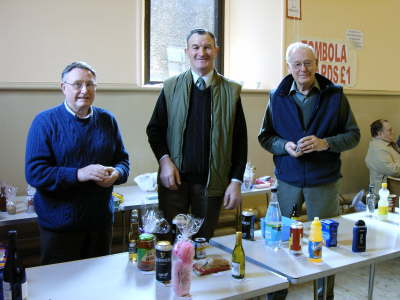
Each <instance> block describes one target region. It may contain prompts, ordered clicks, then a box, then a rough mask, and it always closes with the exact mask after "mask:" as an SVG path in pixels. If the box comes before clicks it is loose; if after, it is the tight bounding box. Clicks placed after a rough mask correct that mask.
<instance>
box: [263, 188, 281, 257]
mask: <svg viewBox="0 0 400 300" xmlns="http://www.w3.org/2000/svg"><path fill="white" fill-rule="evenodd" d="M281 235H282V214H281V209H280V207H279V202H278V194H277V190H276V188H274V189H272V190H271V201H270V203H269V205H268V210H267V214H266V215H265V244H266V245H267V246H269V247H271V248H273V249H274V250H277V249H279V248H280V247H281V240H282V237H281Z"/></svg>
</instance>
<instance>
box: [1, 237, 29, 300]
mask: <svg viewBox="0 0 400 300" xmlns="http://www.w3.org/2000/svg"><path fill="white" fill-rule="evenodd" d="M16 237H17V232H16V231H15V230H10V231H9V232H8V248H7V261H6V265H5V267H4V273H3V297H4V300H26V299H28V288H27V282H26V273H25V268H24V267H23V266H22V265H21V263H20V261H19V259H18V255H17V247H16Z"/></svg>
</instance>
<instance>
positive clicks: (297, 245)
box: [289, 222, 303, 254]
mask: <svg viewBox="0 0 400 300" xmlns="http://www.w3.org/2000/svg"><path fill="white" fill-rule="evenodd" d="M302 238H303V223H301V222H293V223H292V224H291V225H290V238H289V250H290V252H291V253H293V254H299V253H301V239H302Z"/></svg>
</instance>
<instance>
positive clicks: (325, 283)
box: [322, 277, 328, 300]
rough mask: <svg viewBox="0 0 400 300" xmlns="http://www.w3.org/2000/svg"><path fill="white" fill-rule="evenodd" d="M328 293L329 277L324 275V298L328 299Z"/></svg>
mask: <svg viewBox="0 0 400 300" xmlns="http://www.w3.org/2000/svg"><path fill="white" fill-rule="evenodd" d="M327 295H328V277H324V291H323V296H322V299H324V300H326V298H327Z"/></svg>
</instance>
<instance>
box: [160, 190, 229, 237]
mask: <svg viewBox="0 0 400 300" xmlns="http://www.w3.org/2000/svg"><path fill="white" fill-rule="evenodd" d="M158 201H159V204H158V205H159V208H160V210H161V211H162V212H163V214H164V217H165V218H166V219H167V221H168V222H169V223H170V224H172V220H173V218H174V217H175V216H176V215H177V214H188V213H191V214H192V215H194V216H195V217H198V218H204V222H203V225H202V226H201V228H200V230H199V232H198V233H197V234H196V235H195V236H194V237H205V238H206V239H207V240H208V239H210V238H211V237H212V236H213V234H214V229H215V227H216V226H217V222H218V217H219V212H220V209H221V205H222V197H207V190H206V188H205V187H204V186H203V185H201V184H193V183H188V182H182V184H181V185H180V186H179V188H178V190H176V191H172V190H168V189H166V188H165V187H163V186H162V184H159V187H158ZM178 233H179V232H177V234H178ZM169 238H171V239H172V240H173V239H174V236H173V235H170V236H169Z"/></svg>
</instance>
